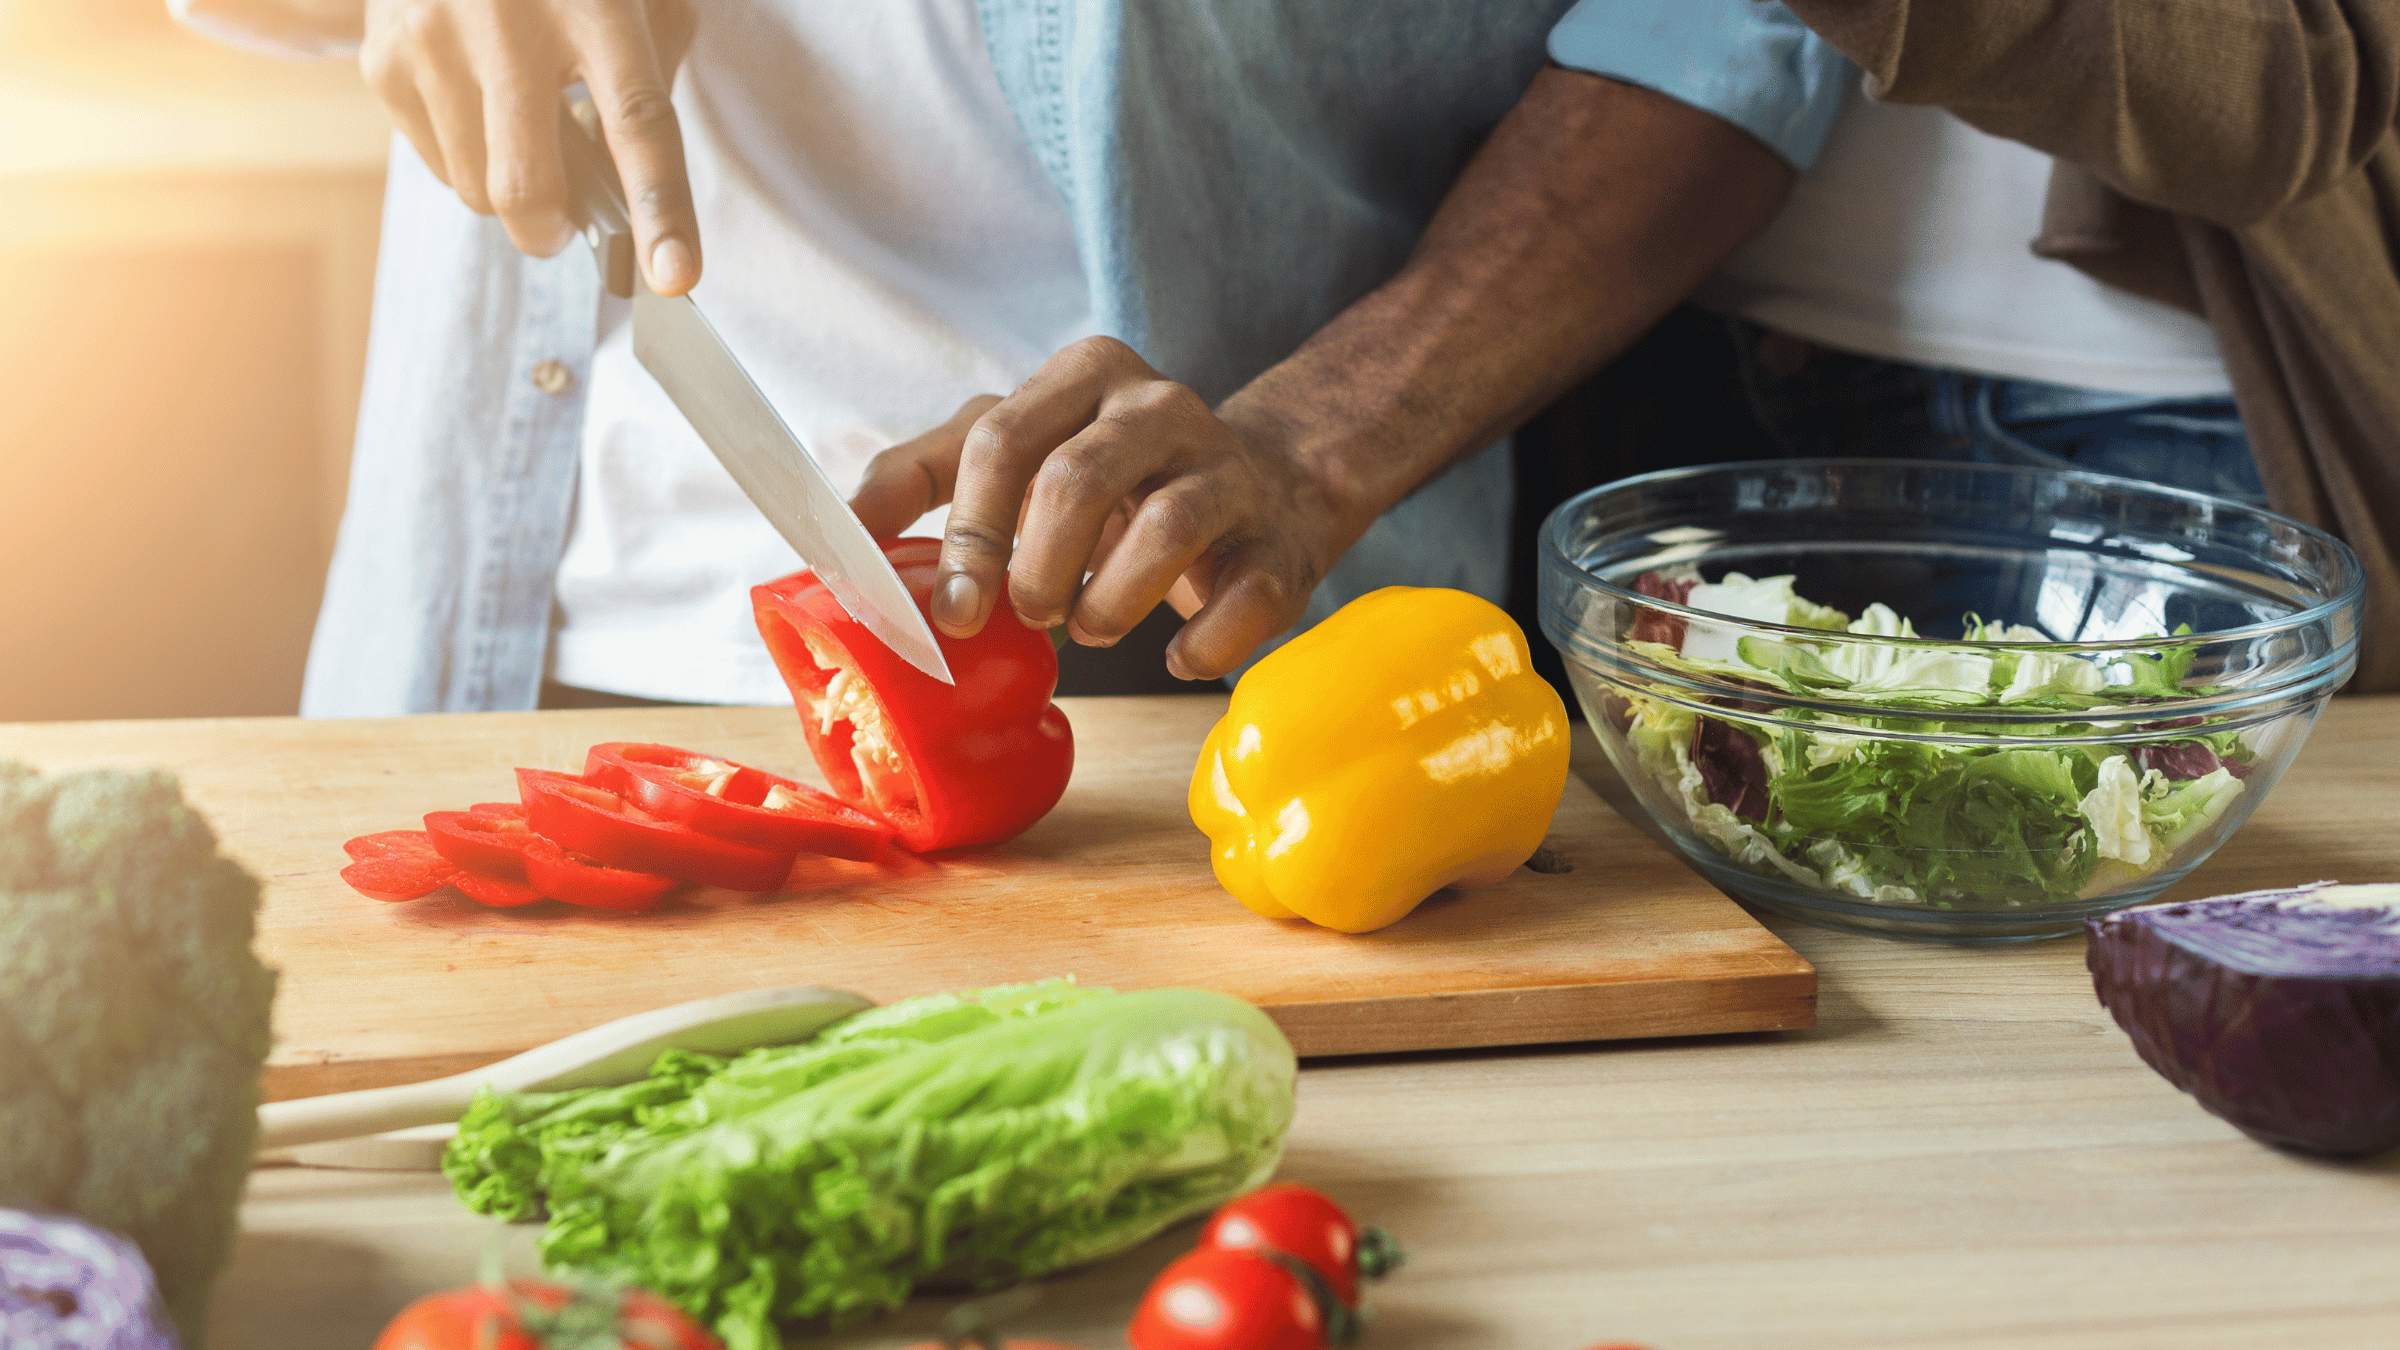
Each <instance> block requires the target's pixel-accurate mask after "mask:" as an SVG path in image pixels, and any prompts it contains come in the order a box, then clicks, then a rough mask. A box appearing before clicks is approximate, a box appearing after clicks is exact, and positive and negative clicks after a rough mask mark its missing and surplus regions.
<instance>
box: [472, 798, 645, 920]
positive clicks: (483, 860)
mask: <svg viewBox="0 0 2400 1350" xmlns="http://www.w3.org/2000/svg"><path fill="white" fill-rule="evenodd" d="M425 833H426V834H427V835H429V836H431V837H432V839H433V846H434V847H435V848H436V849H438V850H440V852H441V854H442V856H443V857H445V858H448V859H449V860H450V861H452V862H454V863H456V864H458V866H459V868H460V869H461V871H462V872H464V873H467V874H470V875H476V876H478V878H479V879H482V880H488V881H501V882H505V883H513V884H517V885H521V886H524V887H526V888H529V889H531V890H532V891H534V892H535V893H537V894H538V895H545V896H548V897H550V898H551V899H553V900H558V901H562V902H564V903H566V904H570V905H582V906H584V907H586V908H589V909H618V910H644V909H649V908H651V907H653V906H655V905H656V904H657V903H658V902H659V900H660V899H661V898H663V897H664V896H665V895H666V893H667V892H668V891H671V890H673V889H675V886H676V880H675V878H673V877H670V876H662V875H659V874H657V873H655V872H628V871H625V870H623V869H621V868H615V867H608V866H604V865H603V864H601V863H598V862H595V861H593V860H591V859H589V858H582V857H578V856H576V855H574V854H571V853H569V852H567V851H566V850H565V849H563V848H560V847H559V846H558V845H557V844H555V843H552V842H551V841H550V840H547V839H544V838H543V837H541V836H540V835H538V834H535V833H534V832H533V831H532V829H531V828H529V827H528V826H527V825H526V823H525V808H524V807H523V806H522V805H520V804H518V803H516V802H505V803H485V804H483V805H479V806H477V807H475V808H474V809H473V810H471V811H436V812H433V813H432V814H430V815H428V816H426V817H425ZM479 898H480V897H479ZM485 903H487V904H488V903H491V902H490V901H486V902H485Z"/></svg>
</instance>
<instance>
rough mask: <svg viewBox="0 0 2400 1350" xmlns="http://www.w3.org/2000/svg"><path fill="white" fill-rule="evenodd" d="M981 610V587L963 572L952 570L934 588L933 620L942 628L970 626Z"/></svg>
mask: <svg viewBox="0 0 2400 1350" xmlns="http://www.w3.org/2000/svg"><path fill="white" fill-rule="evenodd" d="M982 610H983V589H982V588H981V587H979V586H977V585H976V584H975V578H973V577H971V576H968V575H967V574H966V573H964V572H952V573H951V574H950V575H949V576H947V577H945V578H943V580H942V584H941V585H940V586H937V587H935V588H934V592H933V621H934V622H935V623H938V624H940V625H941V626H943V627H944V628H956V629H962V630H963V629H967V628H972V627H974V626H975V620H976V618H977V616H978V615H980V614H981V612H982Z"/></svg>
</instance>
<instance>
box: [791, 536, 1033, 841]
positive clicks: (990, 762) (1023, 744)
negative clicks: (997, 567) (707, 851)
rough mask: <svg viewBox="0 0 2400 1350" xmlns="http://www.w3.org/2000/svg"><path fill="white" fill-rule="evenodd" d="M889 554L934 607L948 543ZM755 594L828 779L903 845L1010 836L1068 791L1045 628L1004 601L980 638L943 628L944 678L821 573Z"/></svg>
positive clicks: (894, 548) (903, 544)
mask: <svg viewBox="0 0 2400 1350" xmlns="http://www.w3.org/2000/svg"><path fill="white" fill-rule="evenodd" d="M883 551H884V553H885V555H886V556H888V557H889V558H890V559H891V560H892V565H893V566H894V567H895V568H897V569H898V570H899V573H900V579H901V580H902V581H903V582H905V583H907V585H908V589H909V594H911V595H912V596H914V597H915V598H916V602H917V608H919V609H921V610H922V609H925V608H927V604H928V597H929V596H930V595H931V594H932V591H933V573H934V565H935V563H936V562H938V561H939V560H940V558H941V552H942V546H941V543H940V541H938V540H933V539H895V540H890V541H887V542H885V544H884V546H883ZM750 602H751V608H752V610H753V611H754V612H755V613H756V615H757V617H758V631H759V634H760V635H761V636H763V637H764V638H765V639H766V641H767V651H768V652H769V653H771V654H772V655H773V656H774V658H775V667H776V669H777V670H779V671H780V672H782V674H783V682H784V684H785V685H786V686H788V687H789V688H790V689H791V691H792V701H793V703H794V704H795V705H796V706H797V707H798V708H799V711H800V725H801V730H802V731H803V732H805V733H806V734H807V736H808V748H809V751H810V752H811V753H812V754H814V755H815V756H816V760H817V767H818V768H819V769H820V770H822V771H823V772H824V774H825V781H826V782H828V783H830V784H832V785H833V790H834V792H835V794H836V795H838V796H840V797H841V798H842V799H843V800H845V801H848V802H850V803H852V804H854V805H859V806H864V807H866V808H868V809H870V810H872V811H874V812H875V813H876V814H878V815H880V816H882V817H883V818H884V819H886V820H889V821H890V822H892V824H894V825H896V826H898V827H899V830H900V843H901V845H902V846H903V847H906V848H909V849H913V850H915V851H917V852H919V853H925V852H930V851H932V850H935V849H945V848H965V847H968V846H970V845H975V844H992V843H998V842H999V841H1001V840H1003V839H1009V838H1013V837H1015V836H1016V835H1018V834H1021V833H1023V832H1024V831H1025V829H1026V828H1027V827H1028V826H1030V825H1032V824H1033V823H1034V822H1035V821H1037V820H1040V819H1041V818H1042V817H1043V816H1044V815H1046V814H1048V813H1049V810H1050V808H1051V807H1052V806H1055V805H1057V803H1058V798H1059V794H1060V793H1062V792H1064V791H1066V787H1067V776H1068V774H1069V773H1070V772H1072V771H1073V769H1074V767H1075V738H1074V733H1073V732H1072V731H1071V730H1070V729H1069V728H1068V726H1067V717H1066V714H1065V713H1062V712H1060V711H1059V710H1058V708H1057V706H1056V705H1055V704H1053V703H1051V702H1050V695H1051V692H1052V691H1053V690H1055V689H1056V688H1057V687H1058V653H1057V651H1056V650H1055V649H1054V648H1052V646H1051V645H1050V638H1049V635H1047V634H1045V633H1043V632H1041V631H1039V630H1037V629H1032V628H1027V627H1026V626H1025V625H1023V624H1021V623H1016V622H1014V621H1012V620H1010V618H1009V617H1008V615H1007V613H1006V612H1005V611H1004V612H1002V613H1001V614H1000V616H999V619H998V620H997V621H996V622H992V623H987V624H985V625H984V626H983V631H982V632H980V633H978V634H976V635H975V636H974V637H971V638H963V639H961V638H953V637H950V636H948V635H947V634H943V633H940V632H939V631H937V632H936V633H935V635H934V636H935V641H937V642H939V643H940V644H941V648H942V656H943V659H945V660H946V661H948V662H949V664H950V674H951V676H952V677H953V678H954V679H956V680H957V684H956V685H946V684H943V683H942V682H941V681H939V680H936V679H934V678H933V677H932V676H930V675H927V674H926V673H924V672H923V671H921V670H918V669H917V668H916V667H914V666H912V665H910V664H908V663H907V662H906V661H903V660H901V659H900V657H899V656H898V655H897V654H895V653H894V652H893V651H892V649H891V648H889V647H887V646H885V645H884V644H883V642H882V640H881V639H879V638H877V637H875V636H874V635H873V634H871V633H869V632H868V631H867V630H866V628H865V626H864V625H862V624H860V623H859V622H858V621H857V620H856V619H853V618H851V617H850V614H849V612H848V611H846V610H844V609H843V608H842V605H841V602H840V601H838V600H836V599H834V598H833V595H832V593H831V592H829V591H827V590H826V589H825V587H824V585H823V584H822V583H820V582H819V581H818V580H817V577H816V574H815V573H813V572H795V573H793V574H792V575H790V576H788V577H783V578H780V579H778V580H775V581H771V582H768V583H767V584H766V585H763V586H754V587H752V588H751V589H750Z"/></svg>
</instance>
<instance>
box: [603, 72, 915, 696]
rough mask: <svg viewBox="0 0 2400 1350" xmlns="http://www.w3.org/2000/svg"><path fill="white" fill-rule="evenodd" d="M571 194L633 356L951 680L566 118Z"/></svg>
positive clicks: (857, 607)
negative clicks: (660, 268) (641, 255)
mask: <svg viewBox="0 0 2400 1350" xmlns="http://www.w3.org/2000/svg"><path fill="white" fill-rule="evenodd" d="M559 145H560V149H561V151H562V152H563V154H564V155H565V158H566V169H567V188H568V193H569V195H570V197H571V198H572V200H573V203H574V206H575V210H576V213H577V215H578V217H579V218H580V220H581V222H582V230H583V234H584V238H585V240H586V241H587V242H589V243H590V244H591V246H592V257H593V260H594V261H595V262H597V263H598V264H599V267H600V277H601V280H602V281H603V282H604V283H605V284H606V285H607V286H608V289H609V290H610V291H611V292H612V293H614V294H617V295H621V296H626V297H629V298H630V299H631V300H632V301H633V353H634V356H635V357H637V358H638V359H639V360H640V361H641V363H642V365H643V367H644V368H646V369H647V370H649V372H650V373H651V374H652V375H653V376H655V377H657V379H658V383H659V386H660V387H661V388H663V389H665V390H666V391H667V396H668V397H669V398H672V399H673V400H675V406H676V407H678V408H680V409H682V410H683V415H684V417H685V418H687V419H689V420H690V422H691V424H692V429H693V430H694V431H697V432H699V433H700V439H701V440H702V441H703V442H705V443H706V444H707V446H708V448H709V450H710V451H711V452H712V453H714V454H715V455H716V457H717V461H718V462H719V463H721V464H723V465H724V466H725V470H726V472H728V473H730V474H732V475H733V481H734V482H736V483H738V484H740V485H741V488H742V491H743V492H744V493H746V494H748V496H749V498H750V500H751V502H752V504H754V505H756V506H757V507H758V509H759V511H760V512H761V513H762V514H764V515H765V516H766V518H767V523H768V524H770V525H773V526H774V527H775V530H776V533H778V534H781V535H782V536H783V537H784V540H785V541H786V542H787V543H789V544H790V545H791V546H792V548H793V549H794V550H795V551H797V552H798V553H799V554H800V557H801V560H802V561H804V562H806V563H807V564H808V566H809V567H810V569H811V570H813V571H814V572H815V573H816V574H817V579H818V580H820V581H822V582H824V583H825V589H826V590H828V591H831V592H833V597H834V599H836V600H839V601H841V603H842V608H843V609H846V610H848V611H849V612H850V617H851V618H854V619H856V620H858V621H859V622H860V623H861V624H864V625H865V626H866V629H867V631H868V632H870V633H873V634H874V635H875V636H876V637H878V638H881V639H882V640H883V642H884V644H885V645H886V646H888V647H890V648H891V649H892V650H893V651H894V652H897V653H899V655H900V657H901V659H903V660H905V661H907V662H908V663H909V664H910V665H912V666H915V667H916V668H917V669H919V670H921V671H924V672H925V673H926V674H928V675H930V676H932V677H933V678H935V679H937V680H940V681H941V682H942V683H944V684H951V683H954V681H953V680H952V679H951V678H950V665H949V663H948V662H947V661H945V660H943V659H942V649H941V645H940V644H939V643H937V642H935V641H934V637H933V629H932V628H931V627H929V626H928V625H927V624H926V622H925V616H924V615H923V614H922V613H920V612H918V610H917V603H916V600H915V599H914V598H913V597H911V596H910V595H909V593H908V587H907V586H906V585H905V584H903V583H902V582H901V580H900V574H899V573H898V572H896V571H894V570H892V563H891V560H890V559H889V558H886V557H885V556H884V554H883V550H882V549H881V548H880V547H878V546H877V545H876V543H875V539H874V536H872V535H870V534H868V533H867V527H866V526H864V525H862V524H860V523H859V520H858V517H857V516H856V515H854V514H852V512H851V510H850V506H849V503H847V502H845V501H843V500H842V497H841V494H840V493H838V492H835V491H834V490H833V484H832V482H831V481H829V480H828V479H827V478H826V477H825V470H824V469H822V468H820V467H818V465H817V461H816V457H815V456H813V455H811V454H809V453H808V447H807V446H805V445H802V444H801V443H800V438H799V437H797V436H795V435H793V434H792V429H791V428H790V427H788V426H786V425H785V424H784V421H783V418H782V417H780V416H778V415H777V414H776V412H775V406H774V405H773V404H771V403H769V402H767V398H766V395H764V394H762V393H760V392H759V389H758V385H757V384H756V383H755V382H753V381H752V380H751V378H750V376H749V374H748V373H747V372H746V371H744V370H743V369H742V365H741V362H739V361H737V360H735V359H734V355H733V352H732V351H731V350H730V349H728V348H727V347H726V346H725V343H724V340H723V339H721V338H719V337H718V336H717V333H716V330H715V329H713V328H711V327H709V324H708V320H707V319H706V318H704V317H702V316H701V313H700V309H699V307H698V306H697V305H694V304H693V303H692V299H691V297H690V296H688V295H679V296H674V297H668V296H663V295H660V294H658V293H657V292H655V291H653V290H651V289H650V287H649V286H648V285H646V284H644V283H643V281H642V280H641V276H640V269H638V268H637V267H635V266H634V257H633V230H632V226H631V225H630V223H629V221H628V217H627V214H626V210H625V191H624V188H623V187H622V186H620V184H619V182H618V179H617V172H616V166H615V165H614V164H612V163H611V162H610V160H609V157H608V152H607V151H606V150H604V149H602V148H601V146H600V143H599V142H598V141H597V140H595V139H593V137H592V134H591V133H590V132H589V131H587V130H586V129H585V127H584V124H583V122H582V121H581V120H580V119H579V118H578V117H576V116H574V115H572V114H570V115H567V116H562V117H561V118H560V119H559Z"/></svg>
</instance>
